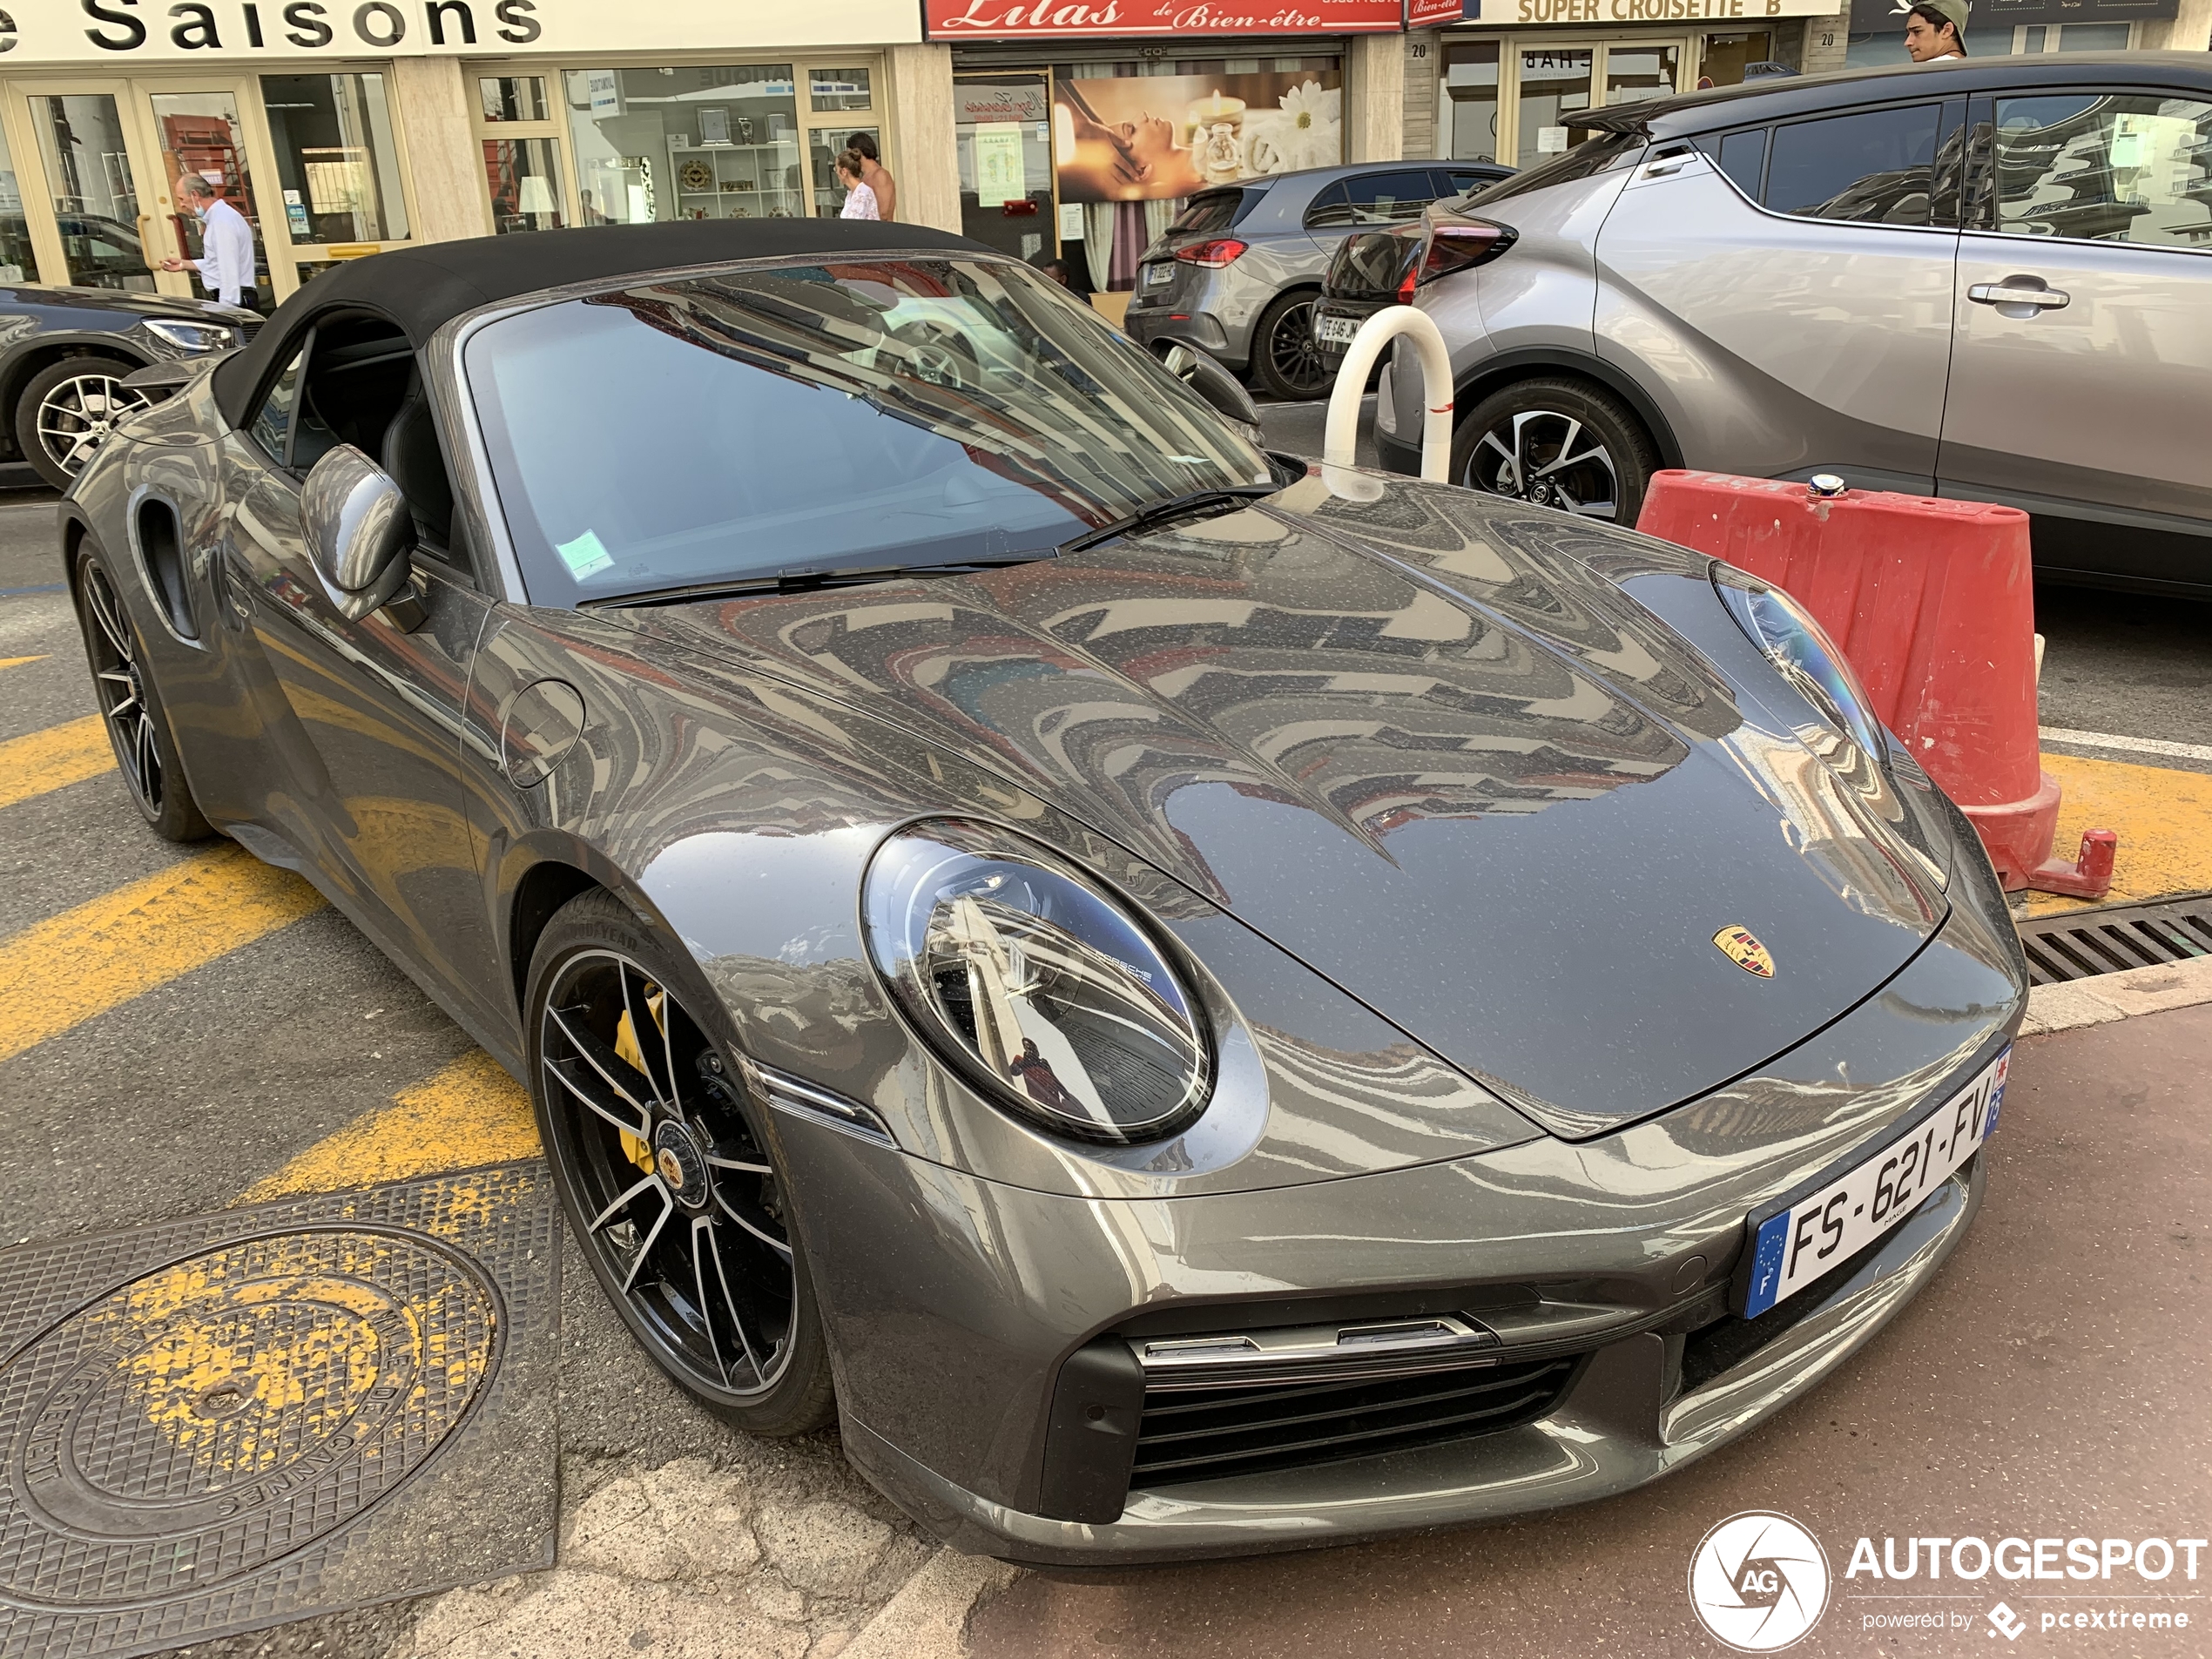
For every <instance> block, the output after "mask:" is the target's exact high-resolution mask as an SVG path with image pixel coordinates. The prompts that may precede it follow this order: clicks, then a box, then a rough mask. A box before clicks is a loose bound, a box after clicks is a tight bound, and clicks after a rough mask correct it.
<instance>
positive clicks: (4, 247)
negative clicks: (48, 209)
mask: <svg viewBox="0 0 2212 1659" xmlns="http://www.w3.org/2000/svg"><path fill="white" fill-rule="evenodd" d="M37 280H38V256H37V254H36V253H32V252H31V251H30V226H29V225H27V224H26V223H24V213H23V189H22V186H21V185H17V182H16V161H15V158H14V157H13V156H11V155H10V154H9V153H8V135H7V134H6V133H5V132H0V282H36V281H37Z"/></svg>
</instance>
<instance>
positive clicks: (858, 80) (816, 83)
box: [806, 69, 873, 115]
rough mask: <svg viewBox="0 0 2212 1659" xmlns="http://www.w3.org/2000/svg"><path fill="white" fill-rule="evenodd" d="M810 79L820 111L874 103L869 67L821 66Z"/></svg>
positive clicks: (866, 105) (809, 86) (808, 78)
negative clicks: (869, 80)
mask: <svg viewBox="0 0 2212 1659" xmlns="http://www.w3.org/2000/svg"><path fill="white" fill-rule="evenodd" d="M806 79H807V82H808V90H809V91H810V93H811V94H812V96H813V102H814V111H815V113H816V114H818V115H819V114H835V113H837V112H839V111H844V110H866V109H870V108H873V102H872V95H871V93H870V91H869V90H868V72H867V71H866V70H865V69H817V70H813V71H808V74H807V77H806Z"/></svg>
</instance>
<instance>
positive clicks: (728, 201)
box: [668, 138, 806, 219]
mask: <svg viewBox="0 0 2212 1659" xmlns="http://www.w3.org/2000/svg"><path fill="white" fill-rule="evenodd" d="M668 161H669V168H670V172H671V174H672V175H673V176H674V178H675V180H676V216H677V217H678V219H796V218H799V217H801V216H802V215H803V214H804V213H805V212H806V207H805V200H806V197H805V192H804V191H803V189H802V188H801V183H802V181H801V179H800V177H799V145H798V142H797V141H796V140H795V139H792V138H783V139H779V140H772V141H770V142H768V143H765V144H700V145H694V144H685V143H682V142H681V141H678V140H674V139H671V141H670V143H669V146H668ZM779 174H780V175H781V176H782V178H783V180H784V182H783V183H782V184H780V185H779V184H777V183H774V182H772V181H773V180H774V179H776V177H777V176H778V175H779Z"/></svg>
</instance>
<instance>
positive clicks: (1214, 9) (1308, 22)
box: [922, 0, 1458, 40]
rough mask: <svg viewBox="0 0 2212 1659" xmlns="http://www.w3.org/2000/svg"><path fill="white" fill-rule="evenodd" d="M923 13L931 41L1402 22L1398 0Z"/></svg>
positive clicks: (947, 4)
mask: <svg viewBox="0 0 2212 1659" xmlns="http://www.w3.org/2000/svg"><path fill="white" fill-rule="evenodd" d="M1416 3H1420V0H1416ZM1429 3H1434V0H1429ZM1457 15H1458V9H1457V0H1454V5H1453V16H1455V17H1456V16H1457ZM922 16H923V20H924V22H925V24H926V25H927V32H928V36H929V38H930V39H932V40H1076V39H1082V38H1085V37H1094V38H1095V37H1113V38H1116V39H1121V38H1128V37H1140V36H1145V35H1366V34H1380V33H1384V32H1387V31H1393V30H1399V29H1403V28H1404V27H1405V26H1406V12H1405V0H924V5H923V12H922Z"/></svg>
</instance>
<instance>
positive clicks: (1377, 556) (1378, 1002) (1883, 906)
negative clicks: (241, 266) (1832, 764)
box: [629, 475, 1945, 1136]
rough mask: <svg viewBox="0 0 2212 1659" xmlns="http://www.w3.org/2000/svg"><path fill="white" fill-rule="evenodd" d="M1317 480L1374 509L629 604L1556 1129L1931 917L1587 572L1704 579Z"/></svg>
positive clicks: (1746, 1026) (1325, 497) (1727, 701)
mask: <svg viewBox="0 0 2212 1659" xmlns="http://www.w3.org/2000/svg"><path fill="white" fill-rule="evenodd" d="M1334 489H1342V490H1345V491H1346V492H1347V493H1349V494H1351V495H1352V496H1366V497H1369V499H1365V500H1361V499H1344V498H1342V496H1339V495H1338V494H1335V493H1332V486H1331V485H1329V484H1327V483H1325V482H1324V480H1323V479H1322V478H1321V477H1320V476H1319V475H1314V476H1312V477H1309V478H1307V479H1305V480H1304V481H1302V482H1299V483H1298V484H1297V485H1294V486H1293V487H1291V489H1287V490H1285V491H1284V492H1282V493H1281V494H1280V495H1278V496H1275V497H1273V498H1271V499H1270V500H1269V501H1267V502H1263V503H1261V504H1259V505H1258V506H1255V507H1253V508H1251V509H1246V510H1244V511H1240V512H1238V513H1235V514H1233V515H1231V516H1226V517H1223V518H1217V519H1213V520H1210V521H1206V522H1204V523H1197V524H1194V525H1190V526H1187V527H1184V528H1183V529H1177V530H1174V531H1171V532H1167V533H1162V534H1155V535H1150V536H1139V537H1130V538H1125V539H1124V540H1123V541H1121V542H1118V543H1113V544H1109V545H1108V546H1105V547H1102V548H1098V549H1095V550H1089V551H1088V552H1085V553H1083V554H1081V555H1072V556H1066V557H1062V558H1059V559H1054V560H1048V561H1041V562H1038V563H1032V564H1028V565H1023V566H1017V567H1014V568H1011V569H1008V570H1002V571H995V572H990V573H986V574H982V575H977V576H972V577H947V578H936V579H933V580H927V581H910V582H903V583H893V584H887V585H881V586H872V587H869V588H866V589H860V590H842V591H836V592H833V593H826V594H812V595H793V596H789V597H765V598H759V599H746V600H741V601H732V602H719V603H713V604H692V605H687V606H678V607H667V608H655V609H648V610H635V611H631V612H630V613H629V617H630V619H631V621H632V622H633V623H634V624H635V625H637V626H639V627H642V628H644V629H646V630H648V631H651V632H653V633H655V634H658V635H659V636H661V637H664V639H666V640H667V641H669V642H670V643H671V644H678V645H681V646H683V647H685V648H686V649H688V650H693V651H711V652H713V653H715V654H716V655H717V656H718V657H723V658H728V657H729V656H730V655H731V654H732V653H735V654H737V655H738V656H740V657H742V658H744V659H745V661H746V662H747V663H748V664H750V665H751V666H752V667H753V668H755V669H757V670H760V671H767V672H770V673H773V674H776V675H778V676H779V677H781V678H786V679H787V680H790V681H793V682H795V683H798V684H799V685H805V686H806V687H807V688H809V689H810V690H812V691H815V692H817V693H819V694H820V695H823V696H826V697H829V698H835V699H838V700H839V701H840V702H843V703H845V704H846V705H851V706H853V707H854V708H857V709H859V710H860V711H864V712H867V713H868V714H870V715H872V716H873V717H875V718H880V719H883V720H886V721H889V722H893V723H894V724H897V725H901V726H903V727H905V728H906V729H907V730H908V731H910V732H917V733H919V734H920V735H921V736H923V737H924V738H927V741H928V742H929V743H930V744H931V745H934V746H938V747H941V748H942V749H945V750H947V751H950V752H958V753H959V754H960V755H961V756H962V757H963V758H965V759H969V760H971V761H973V762H975V763H977V764H980V765H983V766H985V767H988V768H990V769H992V770H994V771H995V772H998V773H999V774H1000V775H1001V776H1002V777H1004V778H1006V779H1008V780H1009V781H1011V782H1015V783H1018V784H1019V785H1021V786H1022V787H1023V788H1025V789H1028V790H1030V791H1033V792H1035V793H1036V794H1038V795H1040V796H1042V798H1044V799H1048V800H1049V801H1051V802H1052V803H1053V804H1054V805H1055V806H1058V807H1059V808H1060V809H1061V810H1062V811H1064V812H1065V813H1068V814H1069V816H1070V817H1072V818H1074V819H1078V820H1080V821H1082V822H1083V823H1085V824H1087V825H1088V826H1089V827H1090V828H1091V829H1093V830H1095V831H1096V832H1097V833H1101V834H1103V835H1106V836H1109V837H1110V838H1112V839H1113V840H1117V841H1119V842H1120V843H1122V844H1123V846H1127V847H1129V848H1130V849H1131V850H1132V851H1134V852H1136V853H1138V854H1140V855H1141V856H1143V858H1145V859H1147V860H1150V862H1151V863H1153V864H1155V865H1156V866H1157V867H1159V868H1160V869H1161V870H1163V872H1165V873H1168V874H1169V875H1170V876H1172V877H1174V878H1175V879H1176V880H1179V881H1181V882H1183V883H1184V885H1186V886H1188V887H1190V888H1192V889H1193V890H1195V891H1197V892H1198V893H1200V894H1204V896H1205V897H1206V898H1208V899H1209V900H1211V901H1212V902H1214V903H1215V904H1217V905H1219V906H1221V907H1223V908H1224V909H1226V910H1228V911H1230V912H1231V914H1234V915H1236V916H1237V917H1238V919H1239V920H1240V921H1244V923H1245V924H1247V925H1248V926H1250V927H1252V928H1253V929H1255V930H1256V931H1258V932H1259V933H1261V934H1264V935H1265V936H1266V937H1267V938H1268V939H1270V940H1271V941H1273V942H1274V943H1276V944H1277V945H1278V946H1280V947H1281V948H1284V949H1285V950H1287V951H1289V952H1290V953H1291V954H1293V955H1295V956H1297V957H1298V958H1299V959H1300V960H1302V961H1304V962H1305V963H1306V964H1307V965H1308V966H1309V967H1310V968H1312V969H1313V970H1315V971H1316V972H1317V973H1319V974H1323V975H1325V976H1326V977H1327V978H1328V979H1330V980H1331V981H1334V982H1335V983H1336V984H1337V985H1339V986H1340V987H1341V988H1344V989H1345V990H1346V991H1348V992H1350V993H1351V994H1352V995H1354V996H1356V997H1358V998H1359V999H1360V1000H1361V1001H1365V1002H1366V1004H1367V1005H1368V1006H1369V1007H1371V1008H1373V1009H1375V1010H1376V1011H1377V1012H1378V1013H1379V1014H1380V1015H1383V1016H1384V1017H1385V1018H1386V1019H1388V1020H1389V1021H1391V1022H1393V1023H1395V1024H1396V1025H1397V1026H1399V1028H1401V1029H1403V1030H1404V1031H1406V1033H1408V1034H1409V1035H1412V1036H1413V1037H1415V1038H1417V1039H1418V1040H1419V1041H1420V1042H1423V1043H1425V1044H1426V1045H1427V1046H1428V1047H1429V1048H1430V1049H1433V1050H1434V1051H1435V1052H1436V1053H1438V1054H1439V1055H1442V1056H1444V1057H1445V1058H1446V1059H1447V1060H1449V1061H1450V1062H1453V1064H1455V1065H1457V1066H1459V1067H1460V1068H1461V1069H1464V1070H1466V1071H1467V1072H1468V1073H1470V1074H1471V1075H1473V1076H1475V1077H1477V1078H1478V1079H1480V1081H1481V1082H1484V1083H1486V1084H1487V1085H1488V1086H1490V1087H1491V1088H1493V1089H1496V1090H1498V1091H1499V1092H1500V1093H1501V1095H1502V1096H1504V1097H1505V1098H1506V1099H1507V1100H1509V1101H1510V1102H1512V1103H1514V1105H1516V1106H1518V1107H1520V1108H1521V1109H1522V1110H1524V1111H1525V1112H1527V1113H1528V1114H1529V1115H1530V1116H1533V1117H1534V1118H1535V1119H1536V1120H1537V1121H1538V1122H1539V1123H1542V1124H1543V1125H1544V1126H1545V1127H1546V1128H1548V1129H1549V1130H1552V1132H1554V1134H1559V1135H1565V1136H1588V1135H1595V1134H1600V1133H1602V1132H1604V1131H1606V1130H1609V1129H1612V1128H1615V1127H1617V1126H1618V1125H1620V1124H1622V1123H1627V1122H1629V1121H1631V1120H1634V1119H1636V1118H1639V1117H1642V1116H1648V1115H1649V1114H1651V1113H1653V1112H1656V1111H1660V1110H1663V1109H1666V1108H1668V1107H1669V1106H1671V1105H1674V1104H1676V1103H1680V1102H1682V1101H1684V1100H1687V1099H1689V1098H1692V1097H1694V1096H1698V1095H1702V1094H1704V1093H1706V1092H1708V1091H1710V1090H1711V1089H1715V1088H1716V1087H1718V1086H1719V1085H1721V1084H1723V1083H1724V1082H1728V1081H1729V1080H1730V1079H1732V1078H1734V1077H1737V1076H1741V1075H1742V1074H1743V1073H1745V1072H1746V1071H1748V1070H1750V1069H1752V1068H1754V1067H1756V1066H1757V1065H1759V1064H1760V1063H1761V1062H1764V1061H1765V1060H1767V1059H1769V1058H1770V1057H1772V1056H1773V1055H1777V1054H1779V1053H1781V1052H1783V1051H1784V1050H1786V1049H1790V1048H1791V1047H1793V1046H1794V1045H1796V1044H1797V1043H1798V1042H1802V1041H1803V1040H1804V1038H1805V1037H1806V1036H1808V1035H1811V1033H1813V1032H1815V1031H1817V1030H1818V1029H1819V1028H1821V1027H1823V1026H1824V1025H1825V1024H1827V1023H1828V1022H1831V1021H1832V1020H1834V1019H1835V1018H1837V1017H1838V1015H1841V1014H1843V1013H1844V1012H1845V1011H1847V1010H1848V1009H1849V1008H1851V1007H1852V1006H1853V1005H1855V1004H1856V1003H1858V1001H1861V1000H1863V999H1864V998H1865V997H1866V996H1868V995H1871V993H1873V992H1874V991H1875V990H1876V989H1877V988H1879V987H1880V986H1881V985H1882V984H1883V983H1884V982H1885V981H1887V980H1888V979H1889V978H1890V977H1891V976H1892V975H1893V974H1896V973H1897V972H1898V970H1899V969H1900V968H1902V967H1904V965H1905V963H1906V962H1907V961H1910V960H1911V959H1912V955H1913V954H1914V953H1915V952H1916V951H1917V950H1918V949H1919V948H1920V946H1921V945H1922V944H1923V943H1924V942H1925V941H1926V940H1927V938H1928V937H1929V936H1930V935H1931V934H1932V933H1933V931H1934V930H1935V928H1936V927H1939V925H1940V923H1941V921H1942V919H1943V916H1944V914H1945V905H1944V900H1943V897H1942V894H1941V893H1940V891H1939V888H1938V887H1937V885H1936V882H1935V880H1934V879H1933V877H1932V875H1931V874H1930V873H1928V872H1927V871H1926V870H1925V867H1915V865H1914V862H1913V860H1912V858H1911V857H1909V856H1907V855H1905V851H1904V849H1903V848H1902V847H1901V846H1899V845H1898V842H1897V840H1896V838H1895V837H1894V836H1893V835H1892V834H1891V833H1889V832H1888V830H1887V829H1886V827H1885V825H1884V824H1883V823H1882V822H1881V821H1880V819H1879V818H1878V815H1877V814H1876V813H1873V812H1872V811H1871V809H1870V808H1869V807H1868V806H1867V804H1866V802H1865V799H1863V797H1861V795H1860V794H1859V792H1858V790H1856V789H1854V788H1853V787H1851V786H1848V785H1846V784H1845V783H1844V781H1843V780H1841V779H1839V778H1838V775H1837V774H1836V773H1835V772H1832V771H1831V769H1830V768H1829V767H1828V766H1827V765H1825V764H1824V763H1823V762H1822V761H1821V760H1820V759H1818V758H1817V757H1816V756H1815V755H1814V754H1813V753H1812V752H1811V750H1810V749H1808V748H1807V747H1806V746H1805V745H1804V744H1803V743H1801V742H1800V741H1799V740H1798V739H1797V737H1795V736H1794V735H1793V734H1792V733H1791V732H1790V731H1789V729H1788V728H1787V727H1786V726H1784V725H1782V724H1781V723H1780V722H1779V721H1777V720H1774V719H1772V718H1767V717H1762V716H1760V715H1759V714H1758V713H1757V700H1756V698H1743V697H1741V696H1739V695H1738V694H1737V690H1736V688H1733V687H1731V686H1730V684H1729V683H1728V682H1727V681H1726V680H1725V679H1724V678H1723V677H1722V675H1721V674H1720V672H1719V671H1717V670H1716V668H1715V667H1714V666H1713V664H1711V662H1710V661H1709V660H1708V659H1707V658H1705V657H1704V656H1703V655H1702V654H1700V653H1699V652H1698V651H1696V650H1695V649H1693V648H1692V647H1690V646H1689V644H1687V643H1686V642H1685V641H1684V640H1683V638H1682V637H1680V636H1678V635H1677V634H1676V633H1675V632H1674V631H1671V630H1670V629H1669V628H1668V627H1667V626H1666V625H1665V624H1662V623H1661V622H1660V621H1659V620H1658V618H1657V617H1656V616H1655V615H1654V614H1652V613H1651V612H1650V611H1649V610H1646V609H1644V608H1643V607H1642V605H1640V604H1637V603H1636V602H1635V601H1634V600H1633V599H1631V598H1630V597H1629V595H1628V594H1627V593H1626V592H1625V591H1624V590H1622V587H1621V586H1620V585H1618V584H1616V583H1615V581H1613V580H1611V579H1609V578H1608V577H1607V576H1606V575H1602V574H1600V570H1599V567H1601V566H1602V565H1604V564H1606V563H1608V562H1611V563H1615V565H1616V566H1617V564H1618V563H1619V561H1621V560H1622V559H1623V558H1624V557H1625V558H1626V559H1628V560H1629V563H1632V564H1636V565H1640V566H1642V567H1644V568H1646V569H1647V570H1648V569H1651V568H1657V569H1661V570H1671V571H1672V572H1673V573H1674V574H1675V575H1676V576H1678V577H1681V578H1682V579H1684V580H1687V581H1696V582H1699V583H1702V582H1703V576H1702V572H1703V568H1704V566H1703V561H1702V560H1698V559H1696V558H1695V557H1694V556H1689V555H1686V554H1681V553H1679V551H1678V550H1669V549H1666V548H1663V547H1661V546H1660V545H1659V544H1656V543H1649V542H1646V541H1644V540H1642V538H1638V537H1633V536H1624V535H1622V533H1621V532H1619V531H1616V530H1613V529H1609V528H1606V527H1602V526H1595V525H1591V524H1589V523H1586V522H1585V521H1581V520H1577V519H1575V518H1572V517H1569V516H1566V515H1562V514H1556V513H1549V512H1541V511H1531V510H1529V509H1521V508H1516V507H1514V506H1512V505H1511V504H1509V503H1502V502H1494V501H1492V500H1491V499H1489V498H1486V497H1480V496H1474V495H1473V494H1471V493H1470V492H1467V491H1460V490H1450V489H1437V488H1428V487H1420V486H1406V485H1404V484H1401V483H1399V482H1392V483H1390V484H1387V485H1386V484H1383V483H1382V482H1379V480H1376V479H1374V478H1372V477H1371V476H1366V475H1340V476H1339V480H1338V482H1337V484H1336V485H1335V486H1334ZM1709 602H1710V603H1711V604H1713V606H1714V615H1715V616H1716V618H1718V619H1719V620H1720V622H1721V623H1722V624H1723V626H1729V625H1730V624H1727V623H1726V619H1725V617H1722V616H1721V614H1720V612H1719V610H1718V602H1717V601H1716V600H1709ZM1771 689H1772V688H1770V689H1769V694H1770V695H1771ZM949 804H950V805H952V806H956V807H965V808H967V809H968V810H975V811H988V810H989V807H990V804H989V803H988V802H954V803H949ZM1734 929H1744V930H1748V931H1749V932H1750V934H1754V935H1756V937H1757V941H1759V942H1760V943H1761V944H1763V945H1764V948H1765V951H1766V953H1767V954H1768V955H1769V956H1770V959H1771V964H1772V972H1771V974H1770V975H1762V974H1757V973H1754V972H1751V971H1747V969H1746V968H1744V967H1742V966H1739V965H1738V963H1737V961H1736V960H1735V959H1734V957H1732V956H1731V955H1730V954H1728V952H1727V951H1726V950H1725V949H1724V948H1719V947H1718V946H1716V935H1724V934H1728V933H1729V932H1730V930H1734ZM1754 961H1755V963H1756V961H1757V959H1756V958H1755V959H1754Z"/></svg>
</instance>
